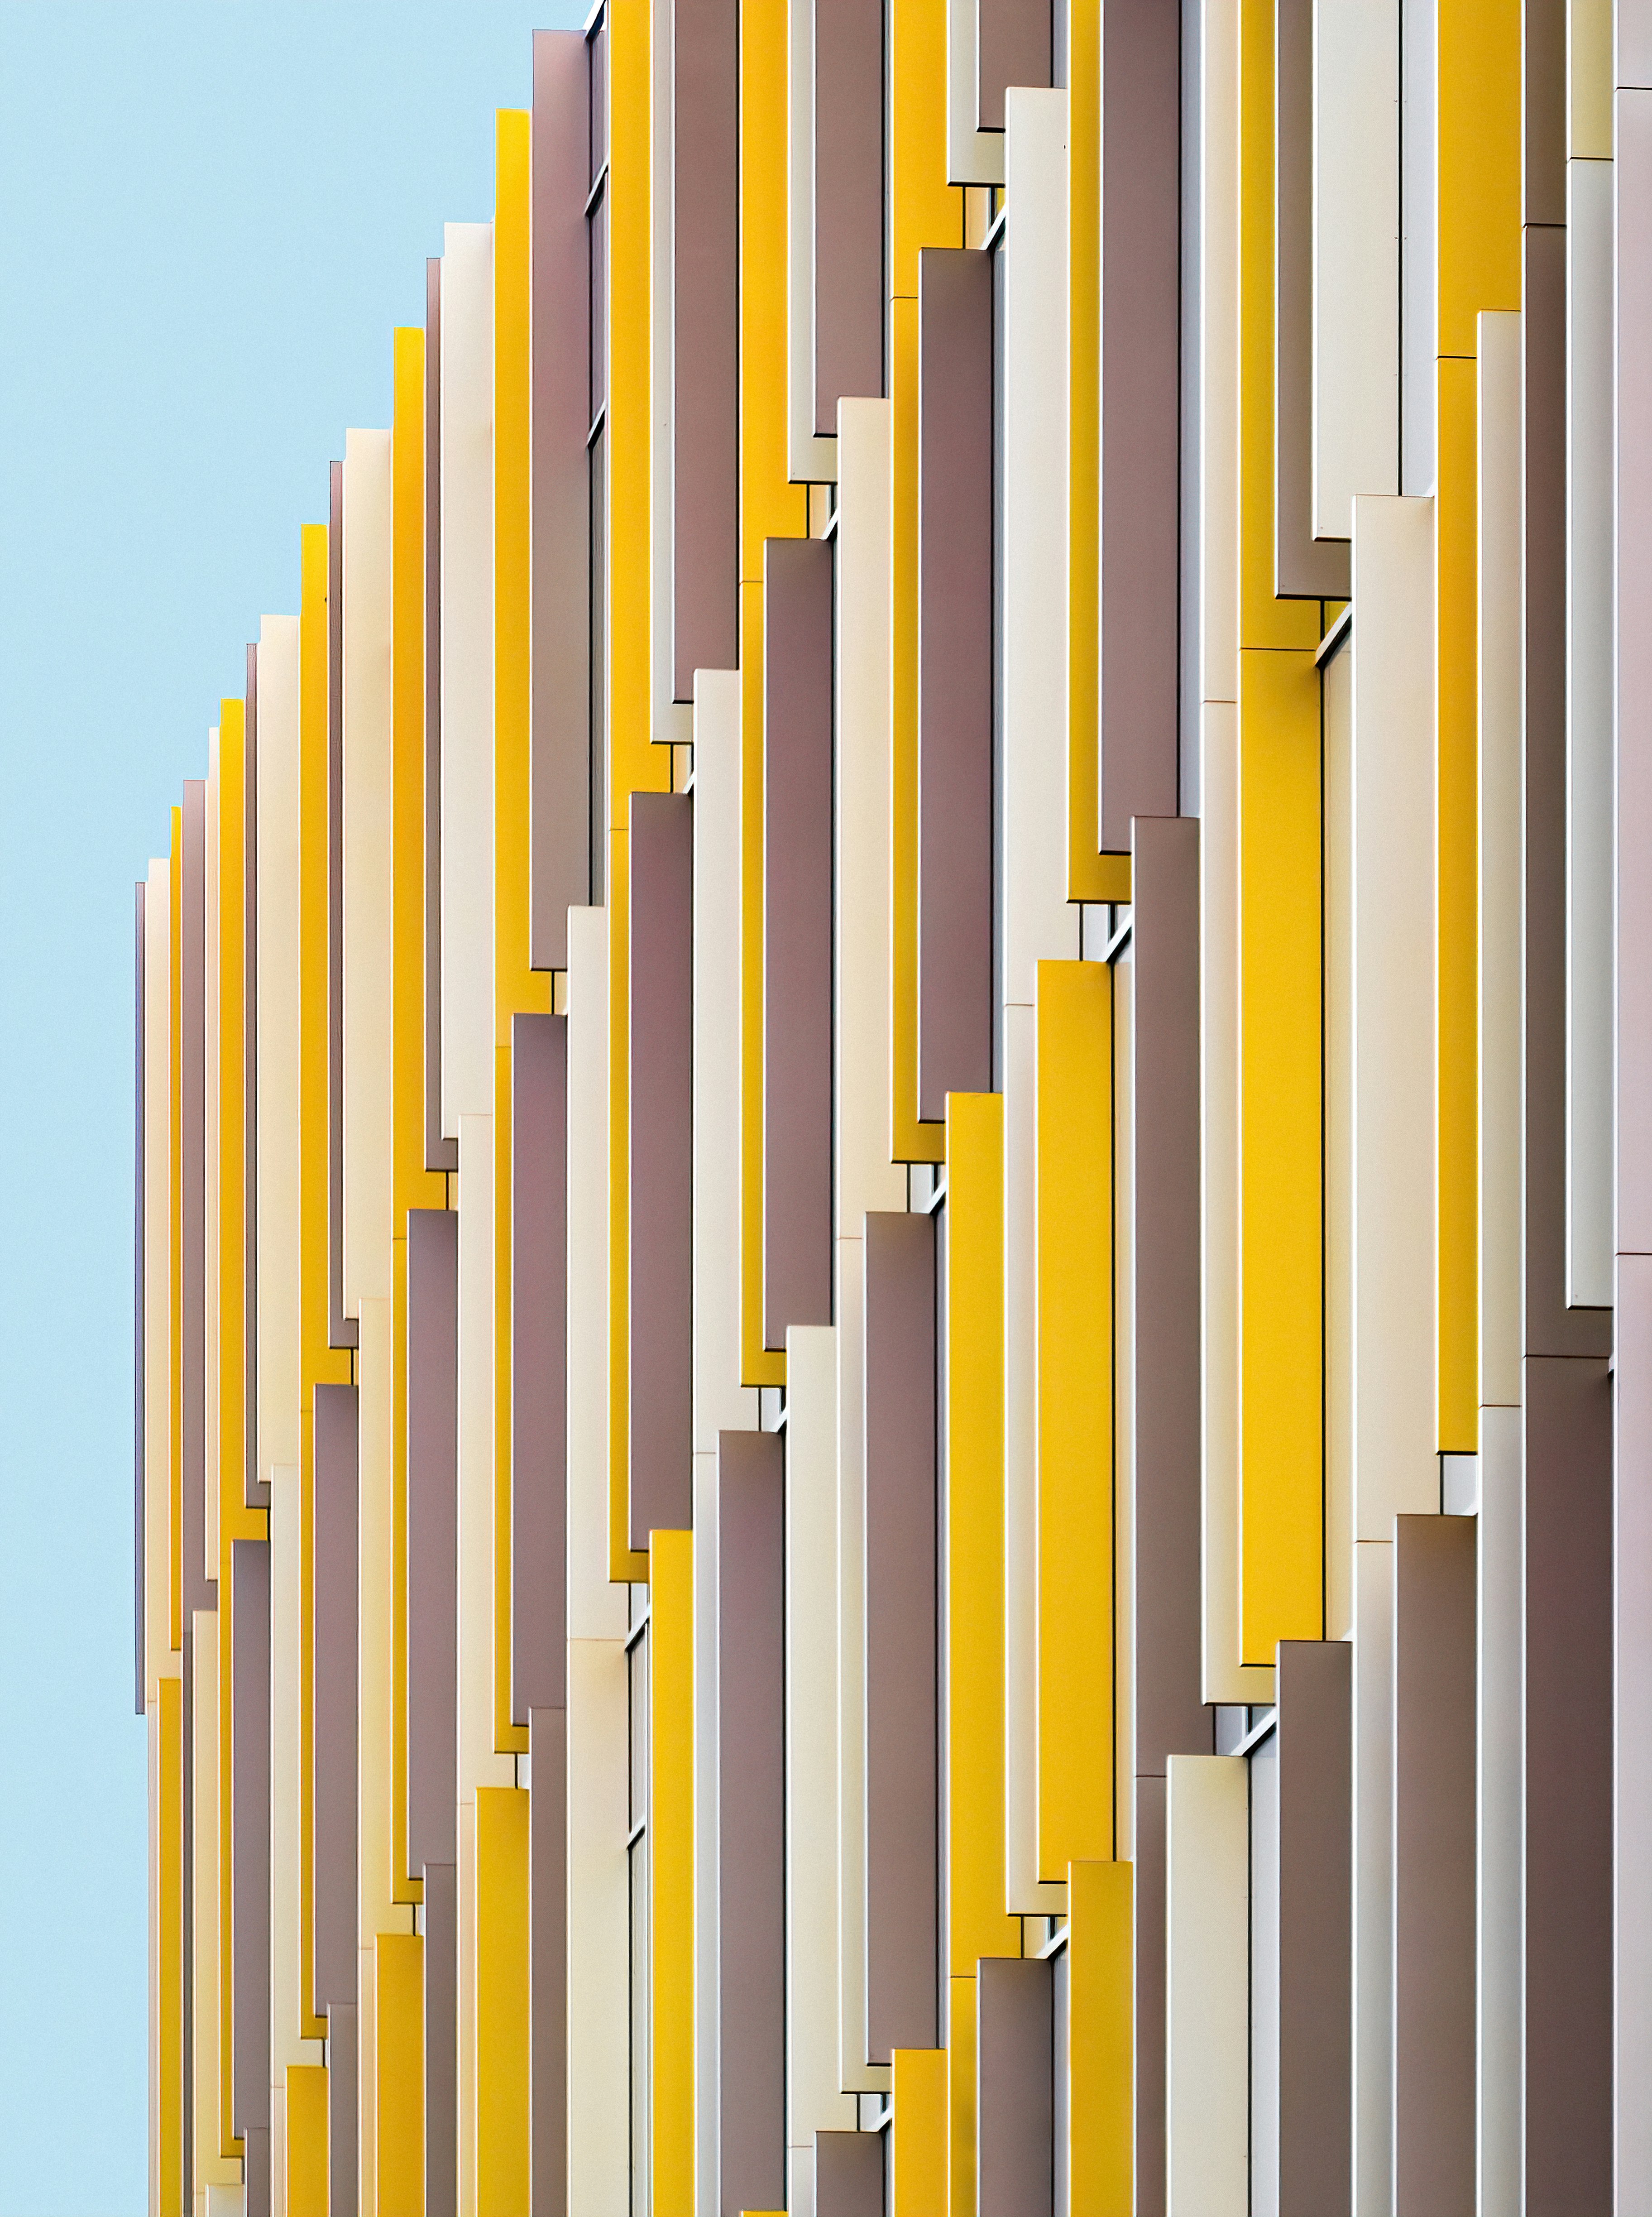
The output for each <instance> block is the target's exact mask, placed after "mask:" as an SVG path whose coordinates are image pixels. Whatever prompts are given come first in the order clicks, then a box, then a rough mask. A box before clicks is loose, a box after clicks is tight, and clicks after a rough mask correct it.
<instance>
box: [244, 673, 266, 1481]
mask: <svg viewBox="0 0 1652 2217" xmlns="http://www.w3.org/2000/svg"><path fill="white" fill-rule="evenodd" d="M242 805H243V808H244V809H245V812H246V841H247V843H246V876H245V880H244V883H245V886H246V938H245V953H246V961H245V967H244V969H243V972H242V979H241V990H242V1011H243V1014H242V1021H243V1025H244V1027H245V1031H244V1036H243V1084H244V1086H245V1089H246V1090H245V1110H246V1151H245V1156H244V1164H243V1169H244V1180H245V1183H244V1186H243V1203H244V1205H243V1223H242V1238H243V1243H244V1253H245V1257H246V1262H245V1275H244V1280H243V1288H242V1298H243V1303H244V1307H243V1316H244V1318H245V1320H246V1321H245V1332H246V1346H245V1349H244V1353H243V1375H244V1377H245V1380H246V1386H245V1397H246V1404H247V1454H246V1469H245V1473H244V1476H245V1491H244V1494H243V1498H244V1500H245V1502H246V1504H247V1507H248V1508H249V1509H268V1507H269V1481H268V1479H266V1478H262V1477H260V1475H259V1472H260V1470H261V1469H262V1464H261V1463H260V1461H259V1459H258V649H257V646H256V645H249V646H248V648H247V711H246V778H245V782H244V785H243V792H242Z"/></svg>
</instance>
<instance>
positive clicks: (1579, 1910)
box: [1526, 1358, 1612, 2217]
mask: <svg viewBox="0 0 1652 2217" xmlns="http://www.w3.org/2000/svg"><path fill="white" fill-rule="evenodd" d="M1611 2207H1612V1380H1611V1377H1610V1374H1609V1373H1608V1371H1607V1368H1606V1363H1605V1362H1562V1361H1554V1360H1547V1361H1545V1360H1543V1359H1540V1358H1532V1359H1528V1361H1527V1362H1526V2217H1569V2213H1570V2212H1572V2211H1574V2210H1582V2209H1589V2210H1594V2209H1600V2210H1605V2209H1609V2208H1611Z"/></svg>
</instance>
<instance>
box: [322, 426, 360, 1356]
mask: <svg viewBox="0 0 1652 2217" xmlns="http://www.w3.org/2000/svg"><path fill="white" fill-rule="evenodd" d="M327 484H328V524H327V1318H328V1322H327V1337H328V1341H329V1343H330V1345H331V1346H334V1347H355V1346H358V1345H359V1344H360V1343H361V1327H360V1326H359V1325H358V1324H357V1322H356V1320H355V1318H354V1317H347V1316H346V1315H345V1313H344V465H343V463H342V462H331V463H330V464H329V465H328V473H327Z"/></svg>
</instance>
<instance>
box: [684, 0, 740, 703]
mask: <svg viewBox="0 0 1652 2217" xmlns="http://www.w3.org/2000/svg"><path fill="white" fill-rule="evenodd" d="M670 14H671V96H672V97H671V149H672V213H673V218H674V220H673V223H672V251H673V255H674V257H675V259H674V263H673V270H672V275H673V278H674V283H673V286H672V293H671V300H672V310H671V313H672V335H671V370H672V379H671V490H672V496H673V497H672V503H671V519H672V521H671V532H672V546H671V557H672V559H671V670H672V690H673V698H674V699H675V700H678V701H692V700H693V697H694V672H695V670H732V669H734V668H735V667H736V666H737V664H738V663H739V660H740V646H739V602H738V581H739V574H740V539H739V530H740V518H739V509H740V455H739V438H740V409H739V382H740V9H739V5H738V0H670Z"/></svg>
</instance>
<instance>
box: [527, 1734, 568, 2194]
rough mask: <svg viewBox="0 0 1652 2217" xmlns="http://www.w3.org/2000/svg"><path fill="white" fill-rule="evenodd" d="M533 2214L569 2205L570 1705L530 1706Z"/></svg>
mask: <svg viewBox="0 0 1652 2217" xmlns="http://www.w3.org/2000/svg"><path fill="white" fill-rule="evenodd" d="M527 1736H528V1761H529V1770H530V1776H531V1779H532V1788H531V1791H530V1793H529V1794H528V1800H527V1862H528V1880H527V1884H528V1897H527V1915H528V1981H529V1985H528V1992H529V2008H530V2010H531V2018H530V2031H529V2041H530V2047H529V2067H530V2071H531V2074H532V2080H531V2083H532V2095H531V2100H532V2103H533V2130H532V2142H531V2145H532V2151H533V2183H532V2189H531V2193H532V2200H531V2208H530V2217H564V2213H565V2211H566V2209H567V2207H568V1713H567V1711H566V1709H565V1708H562V1707H560V1706H558V1708H534V1709H530V1710H529V1711H528V1720H527Z"/></svg>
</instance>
